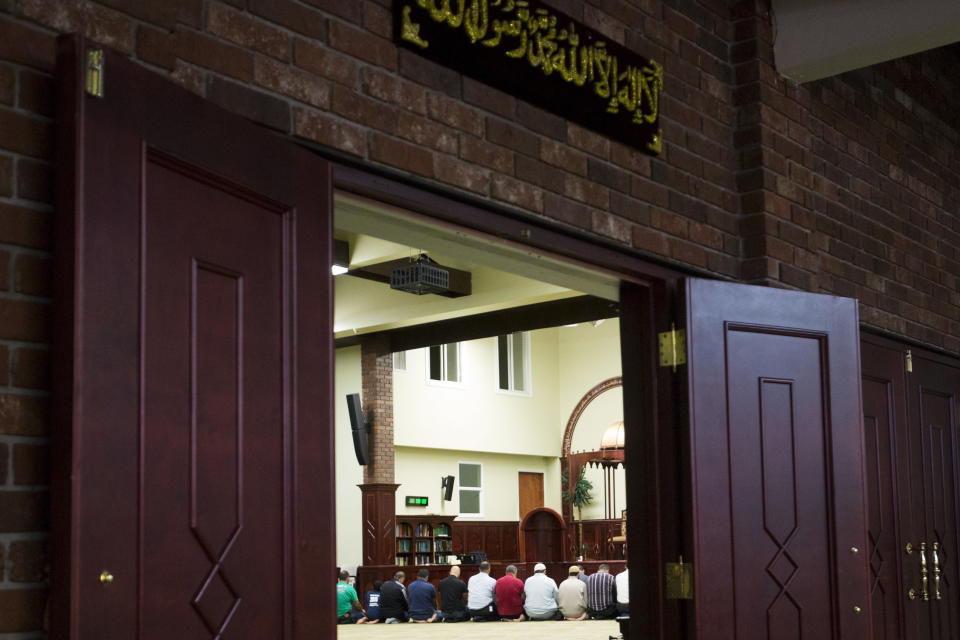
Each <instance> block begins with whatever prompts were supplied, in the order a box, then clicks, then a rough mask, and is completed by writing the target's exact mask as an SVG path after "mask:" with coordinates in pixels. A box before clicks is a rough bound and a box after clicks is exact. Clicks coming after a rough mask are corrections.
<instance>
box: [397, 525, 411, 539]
mask: <svg viewBox="0 0 960 640" xmlns="http://www.w3.org/2000/svg"><path fill="white" fill-rule="evenodd" d="M411 536H413V527H411V526H410V525H409V524H407V523H406V522H398V523H397V537H398V538H409V537H411Z"/></svg>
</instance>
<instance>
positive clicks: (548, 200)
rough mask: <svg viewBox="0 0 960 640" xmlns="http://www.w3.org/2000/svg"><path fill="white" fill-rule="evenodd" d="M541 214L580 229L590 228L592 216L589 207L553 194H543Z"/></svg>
mask: <svg viewBox="0 0 960 640" xmlns="http://www.w3.org/2000/svg"><path fill="white" fill-rule="evenodd" d="M543 212H544V213H545V214H546V215H548V216H550V217H551V218H553V219H554V220H559V221H560V222H565V223H567V224H569V225H572V226H574V227H579V228H580V229H587V228H589V227H590V224H591V220H592V215H593V214H592V212H591V211H590V208H589V207H587V206H585V205H583V204H580V203H579V202H574V201H573V200H570V199H569V198H564V197H563V196H559V195H557V194H555V193H544V194H543Z"/></svg>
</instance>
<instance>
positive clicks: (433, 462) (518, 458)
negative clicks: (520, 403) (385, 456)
mask: <svg viewBox="0 0 960 640" xmlns="http://www.w3.org/2000/svg"><path fill="white" fill-rule="evenodd" d="M460 462H478V463H480V464H482V465H483V481H482V482H483V492H482V494H481V509H482V511H483V514H482V515H481V516H479V517H473V516H461V517H459V518H458V519H459V520H518V519H519V517H520V515H519V511H520V492H519V484H518V476H517V474H518V472H520V471H532V472H535V473H537V472H539V473H542V474H544V475H543V500H544V506H547V507H550V508H551V509H555V510H556V511H560V461H559V459H558V458H557V457H555V456H532V455H510V454H499V453H489V452H478V451H458V450H455V449H422V448H417V447H397V467H396V469H397V482H400V483H401V485H400V488H398V489H397V516H398V517H399V516H403V515H429V514H435V515H457V513H458V512H459V509H460V504H459V489H460V483H459V477H458V479H457V483H456V485H455V487H454V492H453V500H452V501H450V502H444V501H443V500H442V499H441V490H440V479H441V477H442V476H445V475H452V476H459V473H458V471H459V467H458V464H459V463H460ZM405 496H427V497H428V498H429V499H430V504H429V505H428V506H427V507H407V506H406V505H405Z"/></svg>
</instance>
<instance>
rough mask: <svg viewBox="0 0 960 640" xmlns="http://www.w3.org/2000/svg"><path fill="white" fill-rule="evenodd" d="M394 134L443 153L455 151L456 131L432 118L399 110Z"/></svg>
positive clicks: (453, 152)
mask: <svg viewBox="0 0 960 640" xmlns="http://www.w3.org/2000/svg"><path fill="white" fill-rule="evenodd" d="M396 135H397V136H399V137H401V138H406V139H407V140H410V141H411V142H415V143H417V144H419V145H421V146H425V147H431V148H433V149H437V150H438V151H443V152H445V153H452V154H456V153H457V144H458V143H457V132H456V131H454V130H453V129H451V128H449V127H446V126H444V125H442V124H439V123H437V122H433V121H432V120H428V119H426V118H422V117H420V116H418V115H414V114H412V113H410V112H408V111H401V112H399V114H398V117H397V128H396Z"/></svg>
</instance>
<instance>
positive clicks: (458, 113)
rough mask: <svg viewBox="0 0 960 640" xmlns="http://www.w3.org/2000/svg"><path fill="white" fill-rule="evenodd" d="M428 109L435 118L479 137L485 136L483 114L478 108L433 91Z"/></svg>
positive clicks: (428, 101) (429, 97) (428, 98)
mask: <svg viewBox="0 0 960 640" xmlns="http://www.w3.org/2000/svg"><path fill="white" fill-rule="evenodd" d="M427 109H428V113H429V115H430V117H431V118H433V119H434V120H437V121H439V122H443V123H444V124H448V125H450V126H451V127H453V128H455V129H459V130H460V131H464V132H466V133H470V134H473V135H475V136H477V137H483V132H484V118H483V115H482V114H481V113H480V112H479V111H477V110H476V109H471V108H470V107H467V106H465V105H464V104H463V103H462V102H460V101H459V100H453V99H451V98H449V97H447V96H445V95H441V94H439V93H431V94H430V95H429V96H428V97H427Z"/></svg>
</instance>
